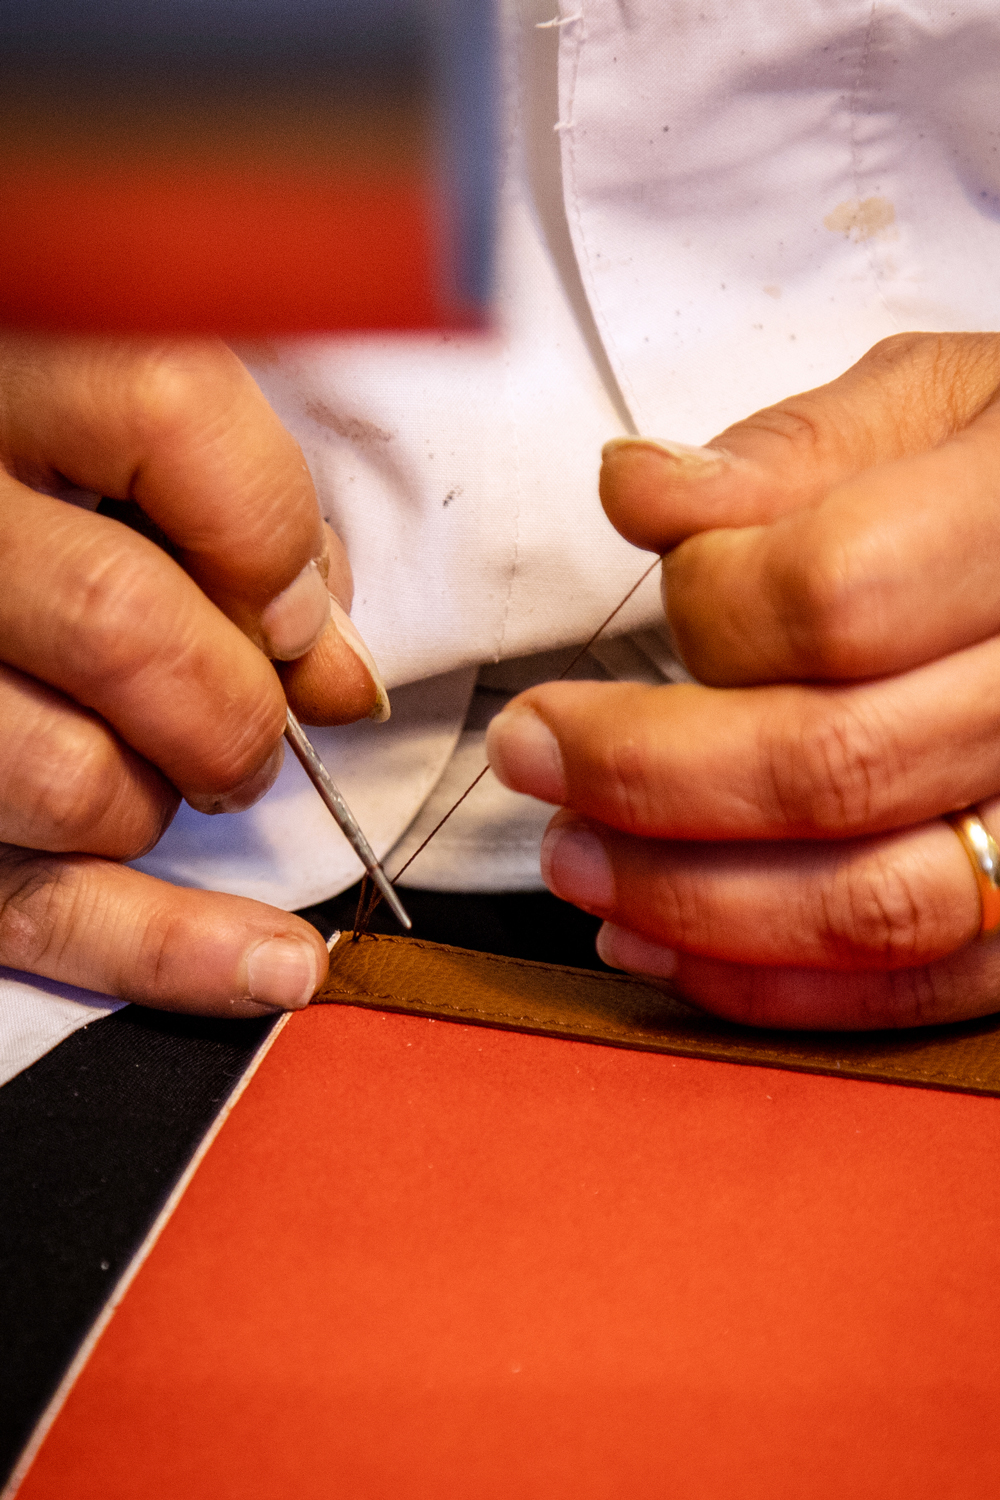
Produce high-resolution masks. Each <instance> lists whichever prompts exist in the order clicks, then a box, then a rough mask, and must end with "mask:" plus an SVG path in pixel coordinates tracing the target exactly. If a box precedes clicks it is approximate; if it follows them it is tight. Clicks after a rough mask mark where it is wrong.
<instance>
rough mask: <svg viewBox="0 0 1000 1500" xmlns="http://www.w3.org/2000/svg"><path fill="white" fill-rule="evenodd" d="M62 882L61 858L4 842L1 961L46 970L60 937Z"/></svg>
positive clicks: (0, 876)
mask: <svg viewBox="0 0 1000 1500" xmlns="http://www.w3.org/2000/svg"><path fill="white" fill-rule="evenodd" d="M61 884H62V866H61V862H60V861H59V860H58V859H56V858H53V857H50V856H46V855H37V854H35V853H34V852H32V851H29V850H26V849H19V848H15V847H12V846H11V845H9V844H0V963H2V964H5V965H7V966H8V967H9V968H12V969H25V970H27V971H28V972H32V973H33V972H44V966H45V963H46V960H47V959H49V958H51V957H53V956H54V955H53V949H54V946H55V945H56V944H57V943H58V940H59V936H58V935H59V933H60V926H61V924H60V921H59V916H58V912H57V907H58V904H59V902H60V899H61V892H60V885H61ZM55 956H57V955H55Z"/></svg>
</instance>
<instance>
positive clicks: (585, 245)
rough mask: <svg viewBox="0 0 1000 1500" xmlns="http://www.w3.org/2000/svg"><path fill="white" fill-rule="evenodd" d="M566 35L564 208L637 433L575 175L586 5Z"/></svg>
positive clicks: (637, 410) (636, 405)
mask: <svg viewBox="0 0 1000 1500" xmlns="http://www.w3.org/2000/svg"><path fill="white" fill-rule="evenodd" d="M566 37H572V45H573V49H574V50H573V69H572V72H571V74H570V82H569V87H568V89H567V98H566V115H567V122H568V127H567V125H562V126H561V128H560V139H561V140H565V141H567V142H568V147H567V149H566V150H565V151H564V153H563V169H564V170H563V199H564V204H565V208H566V217H567V220H569V219H572V221H573V222H574V223H575V224H576V234H577V244H578V245H579V247H580V249H581V251H582V252H583V264H584V267H585V268H586V273H587V276H586V280H587V283H588V292H589V296H590V303H591V310H592V311H593V314H594V320H595V322H596V323H597V324H598V328H599V330H600V332H601V336H602V338H603V339H604V343H605V347H606V348H608V349H611V350H613V351H614V355H615V360H614V371H615V378H616V380H617V381H618V385H619V388H620V390H621V393H622V398H623V399H624V401H625V403H626V405H627V406H628V408H629V410H630V413H631V416H632V425H633V427H634V429H635V431H636V432H642V431H643V429H644V426H645V424H644V421H643V417H642V404H641V402H640V401H639V397H638V395H637V394H636V391H635V388H634V387H633V385H632V382H631V381H630V380H629V377H628V370H627V368H626V366H625V362H624V360H623V358H622V352H621V349H620V348H619V347H618V342H617V340H616V338H615V334H614V329H613V327H612V325H611V323H610V322H609V320H608V316H607V313H606V312H605V310H604V304H603V303H602V301H601V296H600V292H599V291H598V288H597V283H596V281H595V279H594V267H593V262H592V260H591V256H590V244H589V241H588V239H587V234H586V231H585V229H584V226H583V214H582V213H581V211H580V192H579V187H578V184H577V176H576V136H575V134H574V130H573V128H572V126H573V122H574V119H575V115H576V85H577V80H578V78H579V76H580V58H581V57H582V55H583V49H584V46H585V45H586V43H587V40H588V37H589V32H588V30H587V15H586V8H585V7H584V8H583V9H581V11H580V24H579V25H578V26H571V27H568V28H567V29H566V31H563V32H560V36H559V48H560V51H561V50H562V48H563V46H564V45H566V42H565V40H564V39H565V38H566ZM561 112H562V111H561V109H560V113H561ZM567 165H568V167H569V171H568V173H567V172H566V170H565V169H566V167H567ZM571 210H572V212H571Z"/></svg>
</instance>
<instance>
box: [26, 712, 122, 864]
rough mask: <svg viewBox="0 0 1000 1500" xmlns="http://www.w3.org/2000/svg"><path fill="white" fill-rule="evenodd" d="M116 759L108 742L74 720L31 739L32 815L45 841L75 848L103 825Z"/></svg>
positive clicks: (114, 786)
mask: <svg viewBox="0 0 1000 1500" xmlns="http://www.w3.org/2000/svg"><path fill="white" fill-rule="evenodd" d="M116 760H117V757H115V755H114V753H113V750H112V748H111V746H110V745H109V744H108V743H107V742H105V741H103V740H102V739H101V738H98V737H97V736H95V735H94V734H90V733H87V732H86V731H85V729H84V728H83V726H77V725H74V724H72V723H69V724H62V725H60V726H59V729H58V733H57V734H56V735H55V736H51V737H48V738H47V739H45V740H42V741H40V742H36V743H35V745H34V746H33V766H32V786H31V788H30V792H29V796H30V801H31V805H30V817H31V822H32V824H33V825H34V826H35V828H37V829H38V831H39V832H38V837H39V838H40V839H41V838H44V839H45V845H44V847H46V848H49V849H75V848H79V847H80V845H81V843H83V842H84V841H86V840H87V839H88V837H90V836H92V835H93V834H94V833H95V832H96V830H98V829H99V828H100V827H101V825H102V824H103V823H104V822H105V820H106V819H107V816H108V813H109V812H110V811H111V809H112V808H113V806H114V804H115V802H116V801H117V799H118V792H119V785H118V781H119V778H118V775H117V774H116V773H117V771H118V766H117V764H116ZM31 794H33V795H31Z"/></svg>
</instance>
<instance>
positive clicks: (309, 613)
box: [260, 557, 330, 661]
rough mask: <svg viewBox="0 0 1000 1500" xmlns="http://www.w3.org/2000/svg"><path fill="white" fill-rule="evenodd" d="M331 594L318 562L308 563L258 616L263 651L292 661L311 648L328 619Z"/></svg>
mask: <svg viewBox="0 0 1000 1500" xmlns="http://www.w3.org/2000/svg"><path fill="white" fill-rule="evenodd" d="M329 600H330V595H329V594H328V593H327V590H326V584H325V582H324V581H323V574H322V571H321V569H320V559H319V558H315V557H314V558H313V560H312V562H307V563H306V565H305V567H304V568H303V569H302V572H301V573H300V574H299V576H298V578H296V579H295V581H294V582H293V583H290V584H289V585H288V587H287V589H285V590H284V592H283V593H280V594H279V595H278V597H277V598H276V599H272V600H271V602H270V604H269V605H268V606H267V608H266V609H265V610H264V612H263V614H262V615H261V617H260V629H261V635H262V636H263V644H264V650H265V651H266V652H267V654H268V656H272V657H274V658H275V659H276V660H277V661H295V660H296V659H297V658H298V657H300V656H304V655H305V653H306V652H307V651H308V650H309V647H310V646H314V645H315V644H316V642H317V641H318V640H319V638H320V636H321V635H322V634H323V631H324V630H325V629H326V624H327V621H328V620H329V618H330V604H329Z"/></svg>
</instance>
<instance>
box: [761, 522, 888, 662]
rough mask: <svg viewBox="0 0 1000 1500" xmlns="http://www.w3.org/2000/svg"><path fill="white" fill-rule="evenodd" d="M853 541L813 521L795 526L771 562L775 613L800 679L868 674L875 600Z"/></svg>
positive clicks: (859, 550) (862, 554)
mask: <svg viewBox="0 0 1000 1500" xmlns="http://www.w3.org/2000/svg"><path fill="white" fill-rule="evenodd" d="M803 529H804V534H803ZM852 540H853V539H852V538H848V537H843V536H841V535H839V534H838V532H837V531H836V530H835V529H833V528H832V527H831V525H830V524H829V523H828V522H827V520H826V519H825V518H822V517H816V518H814V519H813V520H812V522H811V523H810V524H808V525H807V526H806V527H805V528H803V527H802V526H801V525H797V526H796V527H795V530H794V534H793V535H792V536H790V537H789V539H788V543H787V544H786V545H785V546H784V547H783V548H782V549H781V550H780V551H779V552H778V553H777V555H776V557H775V559H774V564H773V567H772V577H771V596H772V603H773V608H774V613H775V615H776V617H777V619H778V620H779V621H780V623H781V625H782V627H783V629H784V632H785V636H786V639H787V641H788V643H789V646H790V648H791V659H792V662H793V664H794V668H795V670H796V672H797V673H799V674H801V675H802V676H803V677H807V678H813V679H816V678H818V679H820V680H833V681H844V680H846V679H850V678H852V677H859V676H866V675H868V671H869V666H870V661H871V655H872V649H873V644H874V643H873V642H872V641H871V639H870V621H871V615H872V605H873V602H874V601H873V599H872V593H871V583H870V580H869V579H868V578H867V576H866V571H865V561H866V557H865V551H866V549H865V548H864V547H863V546H854V545H852Z"/></svg>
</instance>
